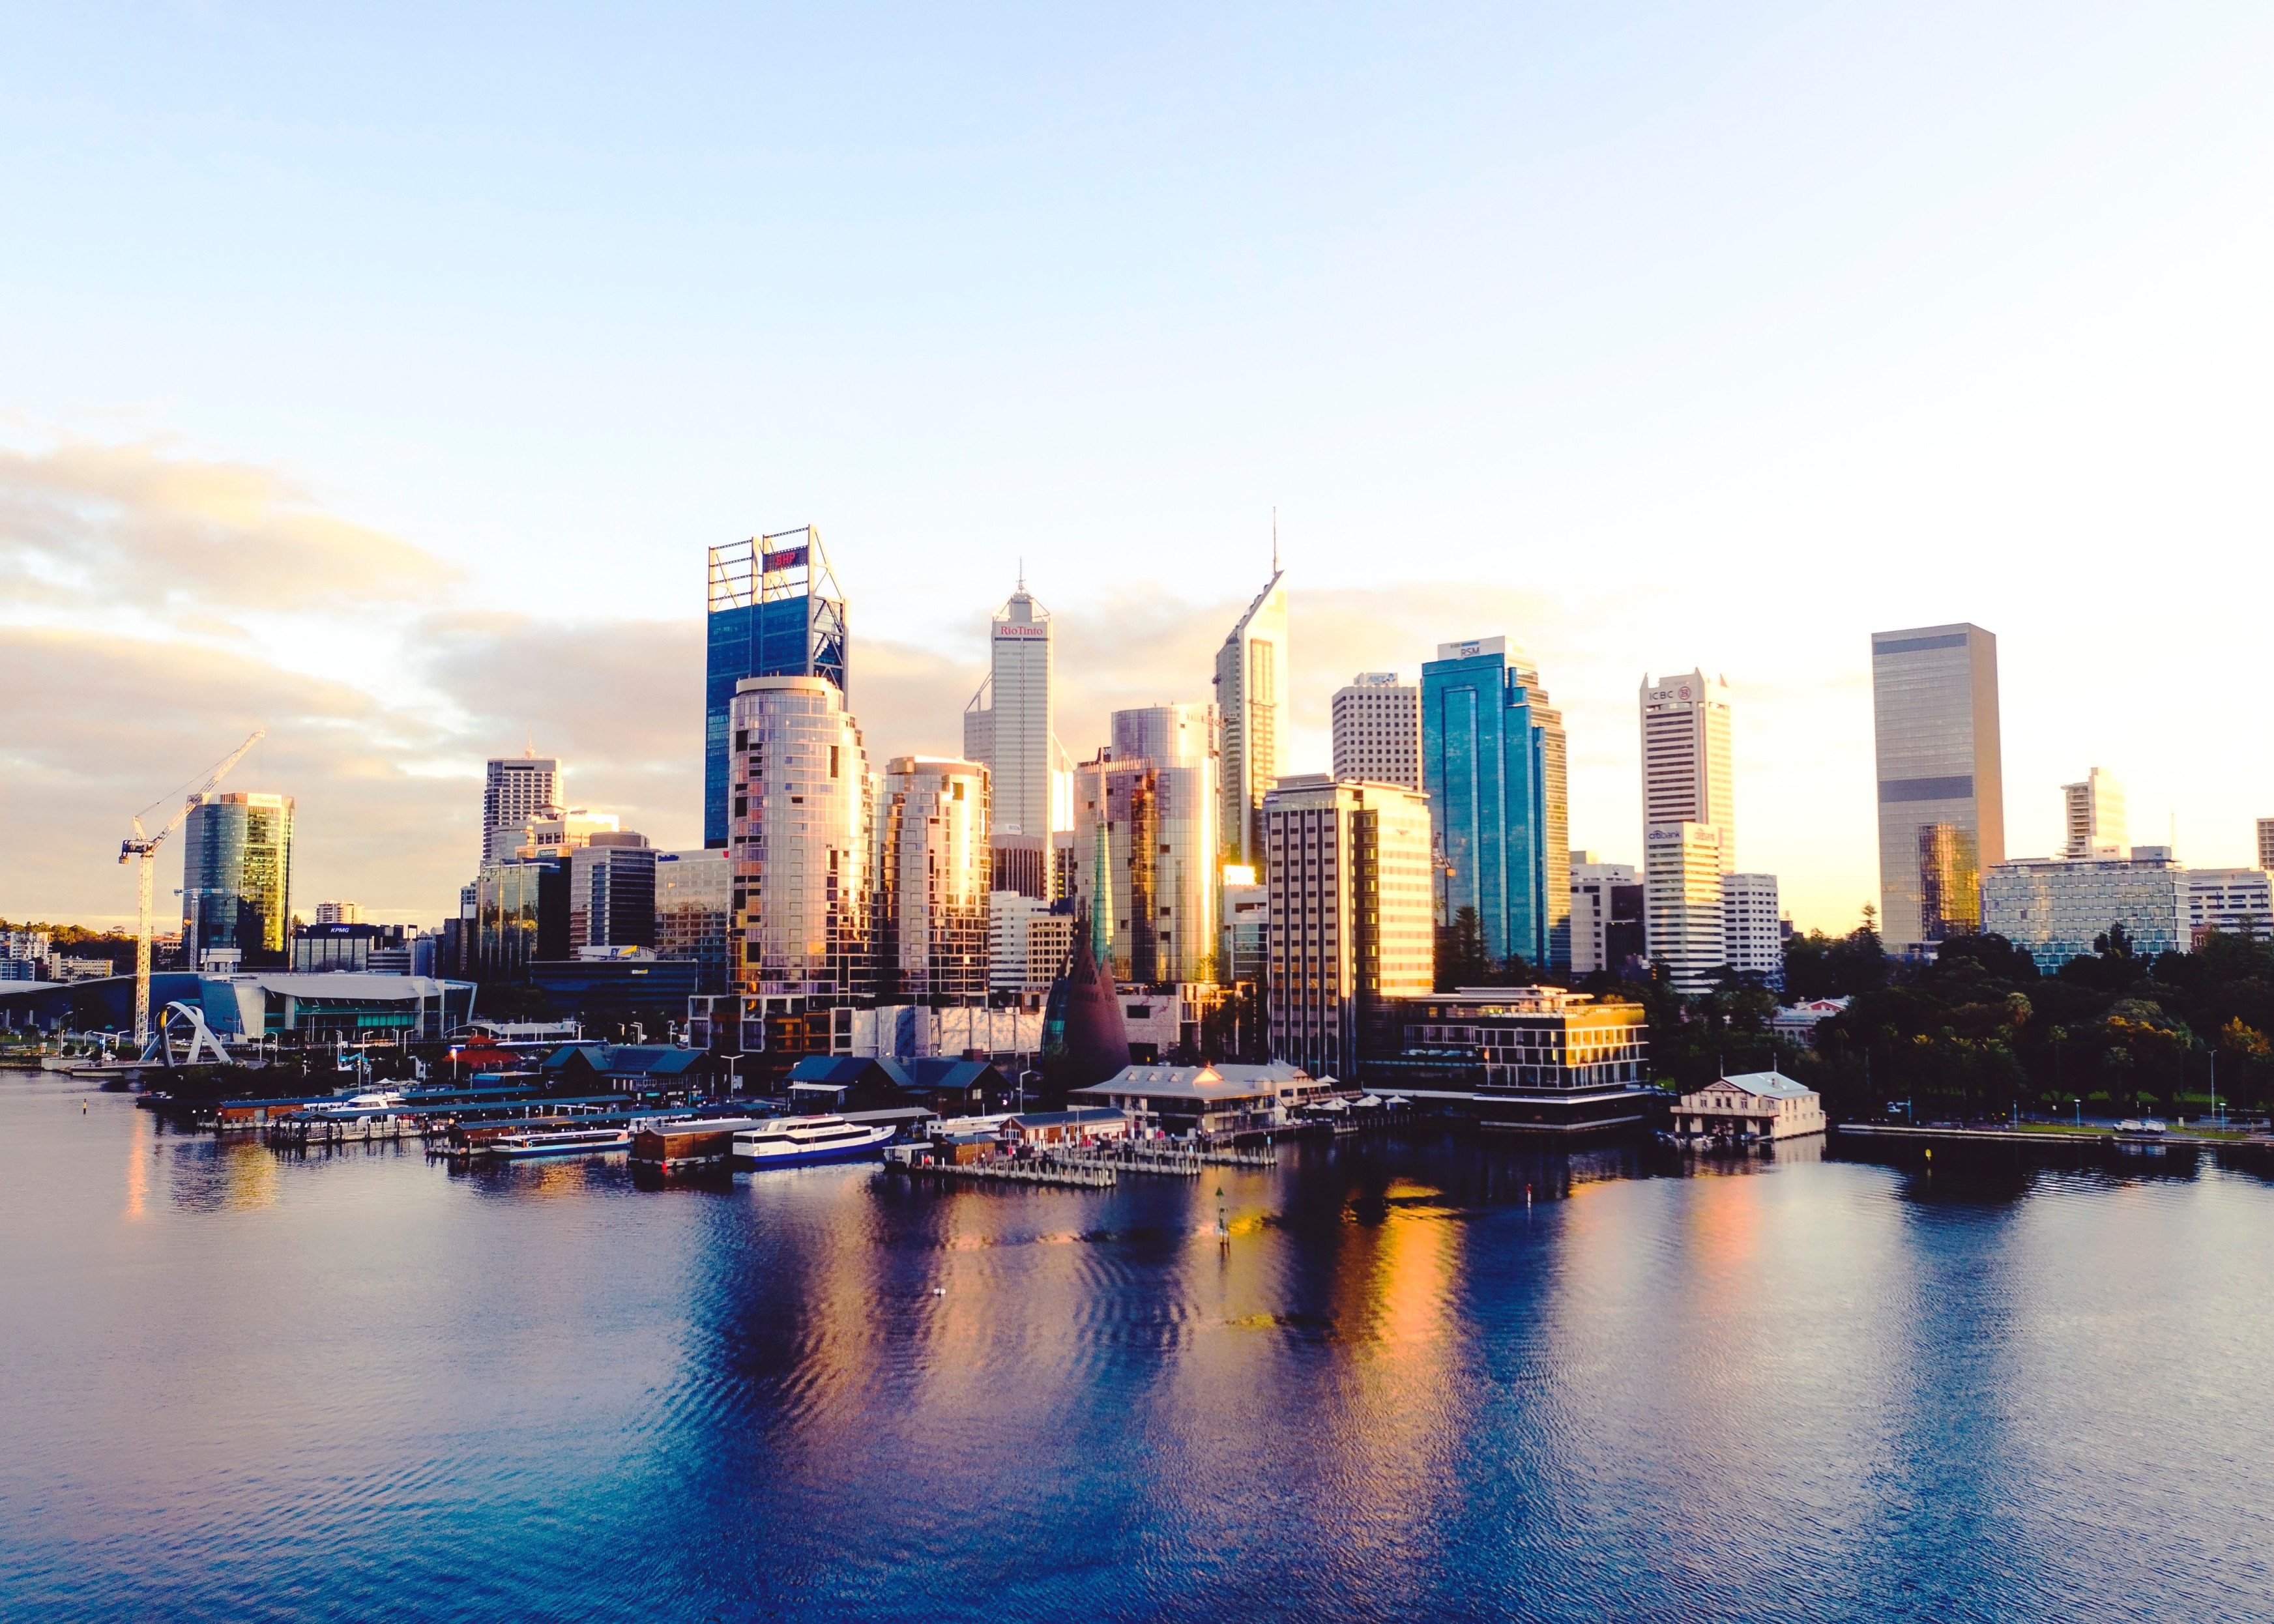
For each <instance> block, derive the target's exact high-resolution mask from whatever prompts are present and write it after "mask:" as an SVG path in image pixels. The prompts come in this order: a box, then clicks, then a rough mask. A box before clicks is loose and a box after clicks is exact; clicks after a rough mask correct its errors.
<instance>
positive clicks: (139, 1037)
mask: <svg viewBox="0 0 2274 1624" xmlns="http://www.w3.org/2000/svg"><path fill="white" fill-rule="evenodd" d="M267 736H268V730H267V728H265V727H256V728H254V729H253V730H252V737H251V738H249V739H247V740H246V741H245V742H244V743H243V744H240V745H238V746H237V748H235V749H233V750H231V751H230V753H229V754H228V755H227V756H223V757H222V762H221V765H220V766H218V767H215V769H214V770H213V771H211V772H209V773H207V775H206V781H205V782H204V783H203V784H201V785H200V786H198V787H197V788H196V789H195V790H193V791H192V792H191V793H190V795H189V796H188V798H187V799H185V800H184V801H183V802H182V809H181V810H180V811H178V812H177V813H175V814H174V816H173V818H172V819H171V821H169V823H167V825H166V826H165V827H164V828H163V829H162V830H160V831H158V832H157V833H156V834H154V835H146V834H144V833H143V832H142V816H141V814H140V813H139V812H138V813H136V814H135V816H134V833H133V834H132V837H130V838H127V839H124V840H121V841H120V842H119V843H118V861H120V862H122V863H130V862H131V863H134V864H136V865H138V866H137V868H136V869H135V874H134V891H135V910H134V1041H136V1042H137V1043H143V1044H147V1043H148V1042H149V1041H150V876H151V872H152V868H153V861H152V860H153V859H154V858H155V857H156V856H157V853H158V846H159V845H160V843H161V842H162V841H163V840H164V839H165V838H166V837H167V836H168V835H169V834H172V833H173V832H174V831H176V830H177V829H179V828H180V827H181V826H182V820H183V819H184V818H185V817H187V816H189V815H190V808H192V807H194V806H196V805H197V804H198V803H199V802H200V801H203V800H204V799H205V798H206V797H207V795H210V794H212V793H214V791H215V790H216V789H218V788H219V787H220V786H221V781H222V779H223V778H227V777H228V776H229V770H230V768H232V767H234V766H236V765H237V763H239V762H241V761H243V760H244V759H245V752H246V751H247V750H249V749H251V748H252V747H253V746H254V745H256V744H259V743H260V741H262V740H263V739H265V738H267ZM145 810H147V808H145ZM186 945H187V946H188V949H189V951H190V952H191V953H192V955H194V954H195V953H196V952H197V951H198V949H197V944H196V943H194V942H192V943H189V944H186ZM191 967H192V969H194V968H195V967H196V961H195V959H194V958H193V959H192V963H191Z"/></svg>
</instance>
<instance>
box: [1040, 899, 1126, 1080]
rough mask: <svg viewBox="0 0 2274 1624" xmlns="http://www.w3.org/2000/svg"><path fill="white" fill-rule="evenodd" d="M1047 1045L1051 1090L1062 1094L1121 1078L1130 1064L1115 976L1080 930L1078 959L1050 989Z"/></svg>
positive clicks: (1075, 946)
mask: <svg viewBox="0 0 2274 1624" xmlns="http://www.w3.org/2000/svg"><path fill="white" fill-rule="evenodd" d="M1043 1050H1044V1055H1043V1062H1044V1067H1045V1070H1046V1071H1047V1072H1048V1074H1049V1079H1050V1088H1051V1090H1052V1092H1053V1093H1056V1094H1064V1093H1065V1091H1066V1090H1068V1089H1070V1088H1088V1087H1090V1086H1093V1085H1095V1084H1097V1083H1102V1082H1104V1081H1105V1080H1107V1079H1109V1078H1112V1077H1117V1076H1118V1075H1119V1074H1120V1072H1121V1069H1122V1068H1123V1067H1124V1066H1126V1065H1127V1064H1129V1028H1128V1026H1127V1025H1126V1023H1125V1022H1124V1021H1123V1020H1122V1019H1121V999H1120V996H1119V995H1118V993H1117V992H1116V991H1115V989H1114V986H1113V972H1112V970H1111V968H1110V967H1109V966H1106V965H1104V964H1102V963H1100V962H1099V960H1098V957H1097V954H1096V952H1095V951H1092V950H1091V947H1090V944H1089V933H1088V931H1087V930H1076V931H1075V933H1074V938H1073V959H1072V961H1071V962H1069V963H1068V964H1067V966H1066V973H1065V976H1064V978H1063V979H1061V980H1060V981H1059V982H1058V985H1057V986H1056V987H1054V988H1052V989H1050V1013H1049V1015H1048V1016H1046V1017H1045V1018H1044V1020H1043Z"/></svg>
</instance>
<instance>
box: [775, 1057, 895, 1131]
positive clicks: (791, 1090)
mask: <svg viewBox="0 0 2274 1624" xmlns="http://www.w3.org/2000/svg"><path fill="white" fill-rule="evenodd" d="M785 1088H786V1090H787V1094H788V1095H789V1109H790V1110H791V1112H792V1114H794V1115H797V1116H814V1115H817V1114H822V1113H827V1112H835V1113H836V1114H838V1115H840V1116H842V1115H844V1114H845V1113H847V1112H848V1111H881V1110H890V1109H892V1108H894V1107H896V1106H907V1105H918V1104H922V1103H923V1100H922V1091H921V1090H919V1089H918V1088H917V1087H916V1086H915V1079H913V1078H911V1077H910V1076H909V1075H908V1074H907V1071H903V1070H902V1069H901V1067H900V1062H899V1061H897V1060H891V1059H887V1058H885V1057H884V1056H877V1055H808V1056H806V1057H805V1058H804V1059H802V1060H801V1061H799V1062H798V1063H797V1064H795V1065H794V1066H792V1067H791V1068H790V1071H789V1077H788V1079H787V1082H786V1084H785Z"/></svg>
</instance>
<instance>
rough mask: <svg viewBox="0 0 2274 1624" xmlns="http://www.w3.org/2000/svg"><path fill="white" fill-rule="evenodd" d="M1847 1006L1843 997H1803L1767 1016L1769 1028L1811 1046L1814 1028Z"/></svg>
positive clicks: (1784, 1036) (1814, 1039) (1813, 1040)
mask: <svg viewBox="0 0 2274 1624" xmlns="http://www.w3.org/2000/svg"><path fill="white" fill-rule="evenodd" d="M1847 1008H1848V1000H1847V999H1845V998H1804V999H1803V1000H1802V1001H1801V1002H1800V1003H1798V1004H1786V1005H1785V1006H1784V1007H1783V1008H1781V1009H1780V1010H1778V1011H1777V1012H1776V1013H1775V1014H1773V1015H1772V1016H1770V1017H1769V1030H1770V1031H1771V1032H1773V1033H1775V1034H1777V1036H1779V1037H1781V1038H1790V1039H1792V1040H1793V1041H1795V1042H1796V1043H1806V1044H1808V1045H1809V1046H1810V1047H1811V1048H1813V1047H1814V1046H1815V1043H1816V1028H1817V1026H1818V1025H1819V1024H1821V1023H1822V1022H1824V1021H1827V1020H1830V1019H1832V1018H1833V1017H1834V1015H1838V1014H1841V1013H1844V1012H1845V1011H1846V1010H1847Z"/></svg>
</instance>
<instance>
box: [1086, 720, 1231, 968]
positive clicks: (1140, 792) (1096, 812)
mask: <svg viewBox="0 0 2274 1624" xmlns="http://www.w3.org/2000/svg"><path fill="white" fill-rule="evenodd" d="M1112 727H1113V743H1112V744H1111V746H1109V747H1108V748H1106V749H1104V750H1103V751H1101V752H1100V753H1099V754H1098V756H1097V758H1096V760H1095V761H1089V762H1085V763H1082V764H1081V766H1079V767H1077V768H1076V769H1075V770H1074V778H1075V786H1074V787H1075V813H1076V816H1075V821H1074V827H1073V843H1072V844H1073V853H1072V858H1071V862H1070V865H1069V866H1070V870H1071V878H1072V881H1073V893H1072V894H1073V896H1074V897H1075V898H1077V899H1078V901H1079V902H1080V904H1081V906H1082V907H1083V908H1084V909H1085V910H1086V911H1087V912H1088V915H1089V920H1090V936H1091V951H1093V952H1096V954H1097V955H1098V958H1099V959H1100V961H1101V962H1103V963H1105V964H1107V965H1108V966H1109V967H1110V968H1111V970H1112V972H1113V974H1114V977H1115V979H1116V980H1117V981H1123V982H1130V983H1135V984H1138V985H1159V984H1163V983H1167V982H1175V981H1203V980H1208V979H1211V978H1210V977H1209V975H1208V974H1206V973H1207V972H1208V971H1209V969H1210V967H1211V966H1213V965H1214V963H1215V959H1216V902H1217V897H1218V882H1217V878H1216V851H1217V849H1218V846H1219V844H1220V837H1219V834H1218V830H1217V824H1216V813H1217V810H1218V808H1219V807H1220V806H1221V805H1222V801H1221V798H1220V796H1219V794H1218V793H1217V791H1218V780H1217V778H1216V772H1217V767H1218V756H1217V753H1216V751H1217V744H1216V740H1217V736H1218V735H1217V718H1216V709H1215V707H1214V706H1212V705H1204V704H1173V705H1148V706H1145V707H1143V708H1141V709H1137V710H1130V711H1115V712H1114V713H1113V717H1112ZM1101 944H1102V945H1101Z"/></svg>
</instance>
